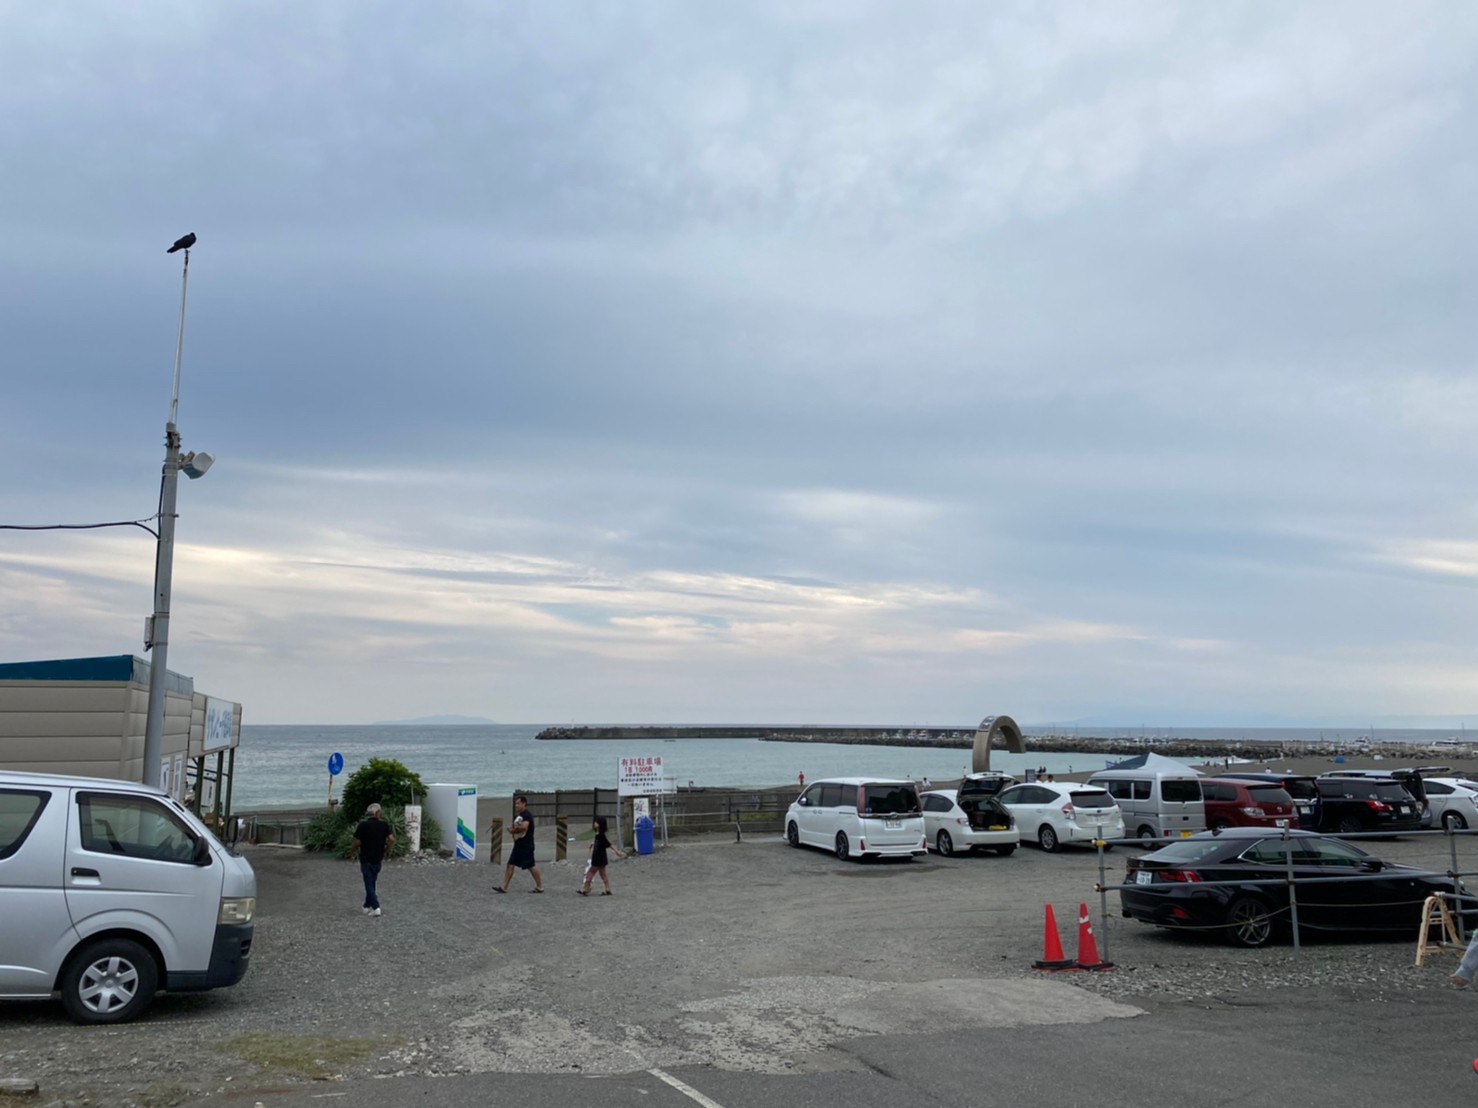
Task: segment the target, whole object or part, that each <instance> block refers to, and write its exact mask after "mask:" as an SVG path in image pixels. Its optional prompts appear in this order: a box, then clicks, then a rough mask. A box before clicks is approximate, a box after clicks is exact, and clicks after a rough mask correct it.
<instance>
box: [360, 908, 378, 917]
mask: <svg viewBox="0 0 1478 1108" xmlns="http://www.w3.org/2000/svg"><path fill="white" fill-rule="evenodd" d="M360 911H361V912H363V913H364V914H365V915H367V916H372V915H374V914H375V910H374V909H373V908H361V909H360Z"/></svg>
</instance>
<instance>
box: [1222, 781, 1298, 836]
mask: <svg viewBox="0 0 1478 1108" xmlns="http://www.w3.org/2000/svg"><path fill="white" fill-rule="evenodd" d="M1201 795H1202V797H1203V798H1204V799H1205V801H1206V826H1207V827H1208V828H1210V829H1211V830H1212V831H1216V830H1218V829H1220V828H1222V827H1277V826H1278V821H1279V820H1287V821H1288V826H1289V827H1297V826H1298V809H1297V808H1296V807H1294V804H1293V797H1292V796H1290V795H1289V794H1288V790H1287V789H1285V788H1284V787H1283V786H1282V785H1279V784H1275V783H1274V782H1271V781H1239V780H1236V779H1234V778H1231V777H1206V778H1203V779H1202V780H1201Z"/></svg>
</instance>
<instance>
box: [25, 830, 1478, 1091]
mask: <svg viewBox="0 0 1478 1108" xmlns="http://www.w3.org/2000/svg"><path fill="white" fill-rule="evenodd" d="M1369 849H1371V850H1372V852H1374V853H1377V854H1379V855H1381V856H1382V857H1386V858H1388V859H1390V860H1392V861H1407V862H1413V863H1416V864H1422V865H1427V866H1431V867H1434V868H1439V869H1446V868H1448V865H1449V861H1448V851H1447V844H1446V841H1445V840H1443V839H1440V838H1433V839H1421V840H1418V839H1408V840H1403V841H1401V842H1396V843H1380V844H1374V846H1372V847H1370V848H1369ZM1462 850H1463V853H1464V855H1465V856H1467V858H1468V860H1467V861H1466V862H1465V863H1464V865H1465V868H1478V865H1474V863H1473V859H1475V858H1478V841H1474V840H1467V839H1464V840H1462ZM246 853H247V856H248V857H249V858H250V860H251V862H252V865H253V866H254V867H256V869H257V874H258V878H259V882H260V897H259V908H258V916H257V938H256V943H255V948H254V953H253V958H252V962H253V965H252V968H251V970H250V972H249V973H248V975H247V977H246V979H245V980H244V981H243V982H242V983H241V985H239V986H237V987H236V988H233V989H225V990H219V991H216V992H212V993H205V994H194V995H189V994H186V995H180V996H161V997H160V998H159V999H158V1000H157V1001H156V1002H155V1006H154V1008H153V1009H152V1010H151V1012H150V1013H149V1014H148V1015H147V1016H146V1017H145V1018H144V1019H143V1020H141V1021H140V1022H138V1023H135V1024H130V1025H125V1026H121V1027H107V1028H82V1027H75V1026H73V1025H72V1024H70V1023H68V1022H67V1021H66V1020H65V1019H64V1017H63V1016H62V1014H61V1010H60V1007H59V1005H55V1004H8V1005H0V1043H3V1044H4V1045H3V1047H0V1078H29V1079H33V1080H35V1081H37V1082H38V1083H39V1085H40V1090H41V1096H40V1097H39V1098H38V1099H36V1100H35V1101H34V1103H38V1104H105V1105H118V1106H123V1108H127V1106H131V1105H146V1106H157V1105H170V1104H188V1103H196V1102H199V1101H204V1102H207V1103H215V1102H220V1103H246V1104H252V1103H254V1102H255V1099H256V1098H257V1097H268V1098H270V1095H271V1094H272V1092H273V1091H274V1090H282V1089H286V1088H294V1087H301V1086H303V1085H304V1084H307V1083H309V1082H312V1081H315V1080H330V1081H331V1080H334V1079H336V1078H339V1077H365V1076H375V1075H394V1074H403V1075H437V1074H452V1073H478V1072H519V1073H566V1074H591V1073H629V1072H633V1071H637V1070H643V1069H649V1068H651V1067H653V1066H661V1067H664V1068H671V1067H674V1066H682V1065H693V1064H706V1065H712V1066H717V1067H721V1068H725V1069H732V1070H744V1071H751V1072H755V1073H793V1072H818V1071H820V1070H824V1069H826V1068H827V1067H830V1066H835V1065H837V1062H836V1060H835V1053H834V1052H833V1053H828V1052H827V1049H826V1048H827V1047H828V1045H829V1044H832V1043H835V1042H838V1041H841V1040H844V1039H849V1038H851V1037H854V1036H857V1035H866V1034H875V1033H883V1032H903V1033H908V1032H912V1031H914V1030H918V1031H923V1030H927V1029H929V1028H933V1027H937V1026H938V1025H939V1023H940V1021H941V1019H947V1020H948V1021H950V1022H952V1023H953V1024H955V1025H964V1026H971V1025H978V1026H982V1027H984V1026H1022V1025H1030V1024H1061V1023H1087V1022H1096V1021H1099V1020H1104V1019H1116V1018H1132V1017H1134V1016H1137V1015H1140V1014H1142V1013H1143V1012H1144V1011H1145V1010H1147V1009H1153V1008H1155V1007H1156V1006H1159V1005H1176V1004H1181V1005H1183V1004H1185V1003H1187V1002H1191V1003H1194V1004H1197V1005H1204V1006H1208V1007H1212V1006H1227V1007H1236V1006H1237V1004H1238V1002H1239V998H1241V997H1243V996H1246V995H1249V994H1266V993H1268V992H1269V991H1273V992H1276V991H1277V990H1285V989H1287V990H1300V989H1303V988H1305V987H1307V986H1311V985H1319V986H1334V987H1336V988H1337V989H1339V990H1340V991H1341V993H1342V994H1343V995H1345V996H1346V997H1347V999H1349V1000H1350V1001H1352V1002H1359V1001H1362V1000H1373V999H1382V998H1387V999H1388V998H1391V997H1392V996H1394V995H1396V994H1405V995H1410V996H1413V997H1415V996H1416V995H1417V994H1420V993H1422V992H1430V991H1431V990H1434V989H1437V988H1440V987H1441V986H1442V984H1443V980H1444V977H1445V974H1446V973H1447V972H1448V971H1449V970H1450V968H1451V966H1452V965H1453V958H1452V956H1451V955H1449V954H1446V953H1442V952H1439V953H1438V954H1436V955H1434V956H1433V957H1432V958H1430V959H1429V961H1428V964H1427V965H1426V966H1424V967H1421V968H1415V967H1413V965H1412V961H1413V957H1412V956H1413V950H1414V945H1413V943H1412V942H1411V941H1410V940H1405V941H1374V942H1371V941H1355V940H1349V939H1340V940H1337V941H1335V940H1329V939H1323V940H1316V941H1313V942H1309V943H1306V944H1305V946H1304V947H1303V949H1302V950H1301V951H1299V952H1294V951H1293V949H1292V948H1291V947H1288V946H1277V947H1273V948H1270V949H1267V950H1263V951H1241V950H1235V949H1233V948H1230V947H1227V946H1225V945H1221V944H1220V943H1218V942H1216V941H1215V940H1213V939H1210V938H1207V937H1203V936H1187V935H1176V934H1169V933H1165V932H1161V931H1157V930H1155V929H1152V928H1148V927H1145V926H1143V925H1141V924H1136V923H1132V922H1131V921H1128V920H1124V919H1121V918H1120V917H1119V916H1118V905H1117V897H1116V895H1115V894H1112V893H1111V894H1109V910H1110V912H1111V916H1110V918H1109V919H1108V920H1107V921H1106V926H1105V925H1104V924H1105V921H1101V920H1099V919H1098V915H1097V913H1098V896H1097V894H1096V893H1095V892H1094V887H1095V883H1096V882H1097V880H1098V863H1097V858H1096V856H1095V855H1094V854H1093V853H1092V852H1088V851H1067V852H1064V853H1062V854H1056V855H1048V854H1043V853H1041V852H1040V851H1038V850H1036V849H1034V848H1031V847H1023V848H1022V849H1021V850H1019V851H1017V852H1016V853H1015V854H1014V855H1013V856H1012V857H1010V858H998V857H995V856H978V857H976V856H965V857H955V858H948V859H942V858H937V857H934V856H930V858H929V859H928V860H923V859H920V860H915V861H913V862H885V863H876V864H856V863H851V864H848V863H841V862H838V861H836V860H835V859H833V858H831V857H830V856H828V855H825V854H822V853H820V852H816V851H809V850H801V851H797V850H792V849H790V848H788V847H786V846H785V845H784V844H783V843H781V842H780V841H779V840H778V839H776V838H763V839H748V840H746V841H744V842H743V843H736V842H734V841H733V840H732V839H731V838H728V837H724V836H710V837H704V838H699V839H694V840H681V841H677V842H675V843H674V845H673V846H671V847H669V848H667V849H665V850H661V851H659V852H658V853H657V854H655V855H653V856H650V857H645V858H636V859H630V860H628V861H625V862H618V863H615V864H613V866H612V867H611V876H612V882H613V884H614V886H615V891H616V895H614V896H611V897H601V896H599V895H592V896H590V897H588V898H582V897H578V896H576V895H575V888H576V886H577V885H578V882H579V878H580V868H581V867H580V865H579V864H576V863H568V862H565V863H556V862H552V861H551V862H541V868H542V870H543V873H544V877H545V882H546V885H547V887H548V892H547V893H546V894H545V895H544V896H531V895H529V893H528V891H527V890H528V889H529V888H531V887H532V881H531V880H530V879H529V877H528V876H527V875H526V874H522V873H520V874H518V875H517V877H516V878H515V881H514V885H513V890H512V891H511V892H510V893H508V894H507V895H503V896H499V895H496V894H494V893H493V892H492V891H491V886H492V884H493V883H494V880H495V879H496V878H497V877H498V876H500V875H501V873H502V869H501V867H497V868H496V869H495V868H494V867H492V866H489V865H486V864H469V863H450V862H445V861H441V860H437V859H423V860H418V861H402V862H395V863H391V864H390V865H388V866H387V867H386V870H385V872H384V874H383V875H382V877H381V881H380V892H381V899H382V901H383V902H384V905H385V909H384V910H385V914H384V916H383V917H381V918H378V919H372V918H367V917H365V916H364V915H363V914H362V913H361V912H360V910H359V903H360V898H361V895H362V890H361V887H360V882H359V875H358V867H357V866H353V865H350V864H347V863H343V862H339V861H335V860H332V859H327V858H323V857H320V856H314V855H306V854H302V853H300V852H297V851H291V850H282V849H272V848H246ZM1108 857H1109V865H1108V870H1107V880H1108V882H1109V883H1112V882H1115V881H1117V880H1118V879H1119V878H1120V876H1121V875H1122V872H1123V857H1124V852H1123V848H1120V850H1118V851H1115V852H1113V853H1111V854H1110V855H1109V856H1108ZM597 889H598V886H597ZM1084 902H1086V903H1087V904H1088V905H1089V907H1090V909H1091V910H1092V911H1093V913H1094V917H1095V925H1096V926H1098V928H1099V932H1100V933H1099V937H1098V941H1099V943H1100V944H1101V946H1104V947H1106V948H1107V956H1108V957H1110V958H1112V959H1113V961H1114V962H1115V963H1116V964H1117V967H1118V968H1117V969H1116V970H1115V971H1114V972H1111V973H1097V974H1088V973H1077V974H1056V975H1051V974H1042V973H1038V972H1035V971H1033V970H1032V969H1031V964H1032V962H1033V960H1035V959H1037V958H1040V957H1042V955H1043V935H1044V928H1043V922H1044V906H1045V905H1046V904H1049V903H1050V904H1052V905H1053V908H1054V911H1055V913H1056V917H1057V922H1058V926H1059V932H1060V934H1061V937H1062V943H1063V946H1064V948H1065V949H1066V951H1067V953H1068V955H1069V956H1071V955H1072V954H1073V953H1074V951H1075V946H1076V941H1077V938H1076V934H1077V909H1078V905H1079V904H1080V903H1084ZM1415 911H1416V909H1413V912H1414V914H1415ZM1100 953H1104V951H1103V950H1102V949H1101V950H1100ZM983 1000H984V1001H985V1003H982V1001H983Z"/></svg>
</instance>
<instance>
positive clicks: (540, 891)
mask: <svg viewBox="0 0 1478 1108" xmlns="http://www.w3.org/2000/svg"><path fill="white" fill-rule="evenodd" d="M543 891H544V890H543V889H530V890H529V892H531V893H542V892H543Z"/></svg>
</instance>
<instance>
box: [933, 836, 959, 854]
mask: <svg viewBox="0 0 1478 1108" xmlns="http://www.w3.org/2000/svg"><path fill="white" fill-rule="evenodd" d="M934 845H935V847H937V848H938V850H939V853H940V854H942V855H944V857H946V858H948V857H949V856H950V855H951V854H953V853H954V852H955V841H954V840H953V839H952V838H950V837H949V832H948V831H941V832H939V837H938V838H937V839H935V840H934Z"/></svg>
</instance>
